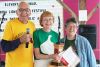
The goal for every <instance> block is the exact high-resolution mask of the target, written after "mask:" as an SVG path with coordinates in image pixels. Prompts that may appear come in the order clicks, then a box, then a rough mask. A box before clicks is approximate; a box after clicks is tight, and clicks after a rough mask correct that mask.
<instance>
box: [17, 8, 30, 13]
mask: <svg viewBox="0 0 100 67" xmlns="http://www.w3.org/2000/svg"><path fill="white" fill-rule="evenodd" d="M18 10H19V12H21V13H22V12H24V11H25V12H26V13H27V14H28V13H30V9H28V8H27V9H22V8H20V9H18Z"/></svg>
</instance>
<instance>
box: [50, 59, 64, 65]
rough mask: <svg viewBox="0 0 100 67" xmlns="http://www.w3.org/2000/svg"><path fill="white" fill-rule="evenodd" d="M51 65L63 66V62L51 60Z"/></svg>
mask: <svg viewBox="0 0 100 67" xmlns="http://www.w3.org/2000/svg"><path fill="white" fill-rule="evenodd" d="M50 65H54V66H63V64H62V63H60V62H57V61H54V60H53V61H51V63H50Z"/></svg>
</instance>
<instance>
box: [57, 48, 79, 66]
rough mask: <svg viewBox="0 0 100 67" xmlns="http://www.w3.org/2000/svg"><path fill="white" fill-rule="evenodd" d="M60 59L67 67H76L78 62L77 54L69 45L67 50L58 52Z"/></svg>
mask: <svg viewBox="0 0 100 67" xmlns="http://www.w3.org/2000/svg"><path fill="white" fill-rule="evenodd" d="M59 56H60V61H64V63H66V64H67V65H68V67H76V65H77V64H78V63H79V62H80V59H79V57H78V55H77V54H76V53H75V51H74V50H73V48H72V47H69V48H68V49H67V50H65V51H63V52H61V53H59Z"/></svg>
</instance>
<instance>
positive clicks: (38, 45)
mask: <svg viewBox="0 0 100 67" xmlns="http://www.w3.org/2000/svg"><path fill="white" fill-rule="evenodd" d="M38 36H39V35H38V30H36V31H35V32H33V41H34V48H40V43H39V37H38Z"/></svg>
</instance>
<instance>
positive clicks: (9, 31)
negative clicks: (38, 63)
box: [2, 21, 13, 41]
mask: <svg viewBox="0 0 100 67" xmlns="http://www.w3.org/2000/svg"><path fill="white" fill-rule="evenodd" d="M2 39H3V40H7V41H11V40H12V39H13V31H12V26H11V22H10V21H9V22H7V24H6V27H5V29H4V33H3V38H2Z"/></svg>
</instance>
